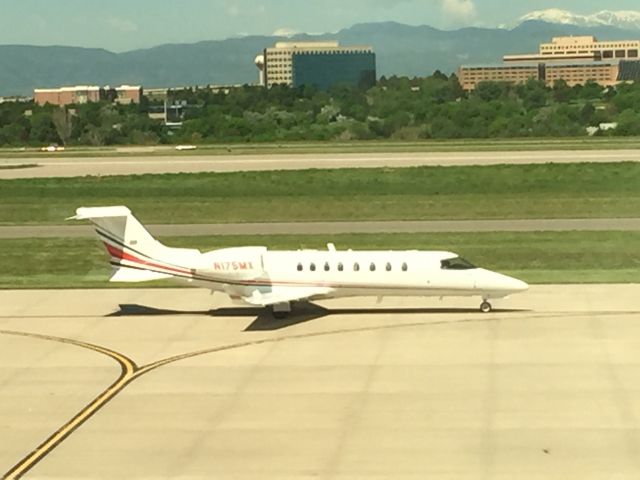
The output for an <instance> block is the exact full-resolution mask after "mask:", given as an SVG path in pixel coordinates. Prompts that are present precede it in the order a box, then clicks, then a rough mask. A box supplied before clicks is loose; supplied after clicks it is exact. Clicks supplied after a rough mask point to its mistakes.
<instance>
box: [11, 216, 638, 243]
mask: <svg viewBox="0 0 640 480" xmlns="http://www.w3.org/2000/svg"><path fill="white" fill-rule="evenodd" d="M147 228H148V230H149V232H151V234H152V235H154V236H160V237H163V236H164V237H197V236H207V235H212V236H213V235H340V234H358V233H361V234H367V233H369V234H371V233H449V232H452V233H456V232H457V233H465V232H466V233H469V232H569V231H590V232H597V231H626V232H637V231H640V218H593V219H527V220H517V219H514V220H443V221H440V220H434V221H395V222H394V221H391V222H292V223H229V224H226V223H219V224H193V225H186V224H185V225H148V226H147ZM94 235H95V233H94V230H93V228H92V227H91V226H89V225H66V226H61V225H46V226H44V225H43V226H4V227H1V226H0V239H10V238H86V237H93V236H94Z"/></svg>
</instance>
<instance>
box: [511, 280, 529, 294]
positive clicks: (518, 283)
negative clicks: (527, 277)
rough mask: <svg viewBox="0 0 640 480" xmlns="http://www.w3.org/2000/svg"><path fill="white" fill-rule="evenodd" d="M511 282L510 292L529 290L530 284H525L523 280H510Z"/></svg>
mask: <svg viewBox="0 0 640 480" xmlns="http://www.w3.org/2000/svg"><path fill="white" fill-rule="evenodd" d="M509 280H510V284H511V285H510V290H513V291H514V292H526V291H527V290H529V284H527V283H526V282H523V281H522V280H518V279H517V278H511V277H510V278H509Z"/></svg>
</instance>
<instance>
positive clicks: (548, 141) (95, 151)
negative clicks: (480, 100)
mask: <svg viewBox="0 0 640 480" xmlns="http://www.w3.org/2000/svg"><path fill="white" fill-rule="evenodd" d="M132 148H133V149H134V150H132ZM138 148H139V149H141V150H140V151H135V149H138ZM637 148H640V138H638V137H615V138H610V137H604V138H603V137H569V138H516V139H463V140H424V141H412V142H407V141H395V140H370V141H349V142H339V141H334V142H291V143H228V144H227V143H225V144H207V145H199V146H198V149H197V150H195V151H186V152H181V153H180V155H202V154H207V155H229V154H234V155H255V154H260V155H269V154H283V153H284V154H286V153H292V154H293V153H295V154H300V153H334V154H339V153H373V152H376V153H394V152H467V151H495V152H500V151H544V150H597V149H604V150H610V149H614V150H619V149H637ZM141 152H142V153H143V154H144V155H145V156H146V155H158V156H164V155H175V154H176V151H175V149H174V148H173V147H172V146H166V145H158V146H155V147H154V146H146V147H135V146H134V147H127V146H123V147H98V148H94V147H83V146H79V147H70V148H68V149H67V150H66V151H64V152H57V153H53V154H52V153H46V152H40V151H39V149H35V148H34V149H28V150H24V151H22V150H16V149H15V148H13V149H12V148H7V149H0V154H1V155H2V156H3V157H5V158H21V157H32V156H33V155H34V154H37V155H38V156H42V157H54V158H58V157H84V156H87V155H90V156H95V157H104V156H136V155H140V154H141Z"/></svg>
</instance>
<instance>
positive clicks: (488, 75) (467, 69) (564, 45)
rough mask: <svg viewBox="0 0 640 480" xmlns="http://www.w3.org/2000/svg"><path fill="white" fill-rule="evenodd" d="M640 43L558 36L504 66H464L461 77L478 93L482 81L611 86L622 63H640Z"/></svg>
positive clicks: (466, 86) (508, 58)
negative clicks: (591, 83) (477, 88)
mask: <svg viewBox="0 0 640 480" xmlns="http://www.w3.org/2000/svg"><path fill="white" fill-rule="evenodd" d="M639 51H640V40H620V41H610V42H599V41H598V40H597V39H596V38H595V37H593V36H579V37H556V38H554V39H553V40H552V41H551V43H543V44H541V45H540V50H539V52H538V53H532V54H521V55H505V56H504V57H503V61H504V63H502V64H501V65H492V66H462V67H460V69H459V71H458V77H459V79H460V83H461V85H462V88H464V89H465V90H467V91H472V90H475V88H476V86H477V85H478V83H480V82H487V81H494V82H508V83H513V84H518V83H524V82H526V81H527V80H529V79H535V80H542V81H544V82H545V83H546V84H547V85H548V86H550V87H552V86H553V85H554V84H555V83H556V82H557V81H558V80H564V81H566V82H567V84H568V85H570V86H572V87H573V86H575V85H584V84H585V83H587V82H588V81H594V82H597V83H598V84H600V85H602V86H605V87H609V86H612V85H616V84H617V83H618V81H619V80H618V76H619V63H620V62H623V63H624V62H629V63H635V62H636V61H640V57H639Z"/></svg>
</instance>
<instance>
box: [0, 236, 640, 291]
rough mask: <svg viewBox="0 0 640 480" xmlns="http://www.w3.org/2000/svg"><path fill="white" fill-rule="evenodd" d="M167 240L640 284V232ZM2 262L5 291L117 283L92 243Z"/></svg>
mask: <svg viewBox="0 0 640 480" xmlns="http://www.w3.org/2000/svg"><path fill="white" fill-rule="evenodd" d="M163 241H164V243H166V244H167V245H169V246H176V247H189V248H199V249H201V250H203V251H207V250H212V249H216V248H222V247H227V246H237V245H267V246H269V247H270V248H272V249H298V248H319V249H324V248H326V247H325V244H324V243H323V242H325V241H332V242H334V243H336V245H337V246H338V248H339V249H341V250H345V249H348V248H352V249H357V250H364V249H376V250H391V249H398V250H405V249H421V250H448V251H453V252H456V253H458V254H460V255H463V256H464V257H466V258H468V259H469V260H471V261H473V262H474V263H476V264H477V265H480V266H482V267H485V268H489V269H491V270H497V271H500V272H503V273H506V274H511V275H514V276H516V277H518V278H521V279H523V280H525V281H528V282H530V283H640V248H639V247H640V232H633V233H629V232H567V233H476V234H385V235H334V236H331V237H330V238H329V237H327V238H319V237H317V236H253V237H246V236H237V237H234V236H229V237H227V236H225V237H190V238H165V239H163ZM0 265H2V269H0V288H71V287H77V288H92V287H107V286H113V285H110V284H108V283H107V279H108V277H109V274H110V267H109V265H108V257H107V255H106V253H105V252H104V249H103V248H102V247H101V245H100V244H99V243H98V241H97V240H93V239H34V240H0ZM148 285H149V284H143V286H148ZM156 285H159V286H162V285H172V284H167V283H163V282H160V283H157V284H156ZM128 286H130V285H128Z"/></svg>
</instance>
